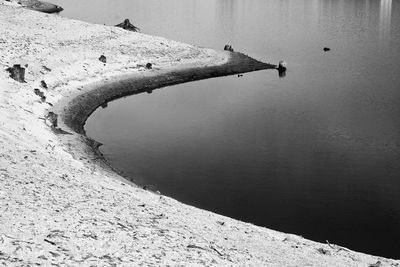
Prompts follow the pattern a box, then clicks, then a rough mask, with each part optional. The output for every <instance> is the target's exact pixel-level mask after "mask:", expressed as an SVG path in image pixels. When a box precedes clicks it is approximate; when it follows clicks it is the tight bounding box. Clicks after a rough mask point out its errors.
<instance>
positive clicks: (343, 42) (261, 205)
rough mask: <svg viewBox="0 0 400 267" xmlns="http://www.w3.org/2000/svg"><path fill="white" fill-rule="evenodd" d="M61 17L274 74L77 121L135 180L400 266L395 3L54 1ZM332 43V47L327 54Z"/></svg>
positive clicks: (183, 90) (163, 94)
mask: <svg viewBox="0 0 400 267" xmlns="http://www.w3.org/2000/svg"><path fill="white" fill-rule="evenodd" d="M52 2H55V3H57V4H60V5H62V6H63V7H64V8H65V11H64V12H63V13H62V15H64V16H67V17H73V18H79V19H83V20H87V21H91V22H96V23H105V24H109V25H113V24H117V23H119V22H121V21H122V20H123V19H124V18H130V19H131V21H132V22H133V24H135V25H136V26H138V27H139V28H141V30H142V32H144V33H149V34H154V35H160V36H164V37H167V38H171V39H175V40H180V41H184V42H188V43H192V44H197V45H200V46H207V47H212V48H216V49H221V48H222V47H223V46H224V44H226V43H229V44H232V46H233V48H234V49H236V50H238V51H242V52H245V53H248V54H249V55H251V56H254V57H256V58H257V59H260V60H263V61H267V62H272V63H276V62H277V61H278V60H280V59H285V60H286V61H287V62H288V66H289V70H288V72H287V76H286V77H285V78H279V77H278V75H277V73H276V72H275V71H272V70H269V71H260V72H255V73H250V74H245V75H244V76H243V77H240V78H238V77H236V76H232V77H225V78H217V79H211V80H205V81H200V82H195V83H189V84H182V85H178V86H174V87H169V88H164V89H161V90H156V91H154V92H153V93H152V94H141V95H136V96H132V97H128V98H125V99H120V100H117V101H113V102H111V103H109V105H108V107H107V108H106V109H98V110H97V111H96V112H95V113H94V114H93V115H92V116H91V117H90V118H89V120H88V121H87V124H86V130H87V133H88V135H90V136H92V137H93V138H95V139H96V140H98V141H99V142H102V143H104V146H102V147H101V151H102V152H103V153H104V155H105V157H106V158H107V159H108V160H109V161H110V162H111V163H112V164H113V165H114V166H115V167H117V168H118V169H121V170H123V171H124V172H125V173H126V174H128V175H129V176H131V177H132V179H133V180H134V181H135V182H136V183H138V184H141V185H148V186H150V187H151V188H153V189H154V190H160V191H161V192H162V193H163V194H166V195H169V196H172V197H174V198H176V199H178V200H181V201H183V202H185V203H189V204H193V205H196V206H198V207H201V208H204V209H208V210H212V211H215V212H218V213H221V214H224V215H228V216H231V217H234V218H237V219H240V220H243V221H247V222H252V223H254V224H257V225H262V226H266V227H269V228H272V229H276V230H280V231H285V232H290V233H296V234H299V235H302V236H304V237H307V238H310V239H313V240H317V241H321V242H325V240H329V241H330V242H331V243H338V244H340V245H343V246H346V247H349V248H351V249H354V250H358V251H362V252H367V253H373V254H376V255H382V256H387V257H392V258H400V119H399V115H400V61H399V60H400V2H398V1H393V2H392V1H391V0H381V1H379V0H369V1H368V0H352V1H347V0H346V1H345V0H304V1H301V0H251V1H249V0H163V1H158V0H140V1H133V0H120V1H117V0H114V1H111V0H91V1H82V0H79V1H78V0H75V1H61V0H58V1H52ZM324 46H328V47H330V48H331V51H330V52H326V53H325V52H323V51H322V48H323V47H324Z"/></svg>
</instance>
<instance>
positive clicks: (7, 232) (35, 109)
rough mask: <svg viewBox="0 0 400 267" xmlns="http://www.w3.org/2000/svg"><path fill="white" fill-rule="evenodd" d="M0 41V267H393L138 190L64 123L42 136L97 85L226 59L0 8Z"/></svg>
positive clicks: (201, 50)
mask: <svg viewBox="0 0 400 267" xmlns="http://www.w3.org/2000/svg"><path fill="white" fill-rule="evenodd" d="M0 33H1V34H0V203H1V204H0V264H2V265H4V266H36V265H43V266H51V265H54V266H140V265H142V266H160V265H163V266H164V265H170V266H196V265H197V266H203V265H206V266H211V265H215V266H225V265H228V266H366V267H367V266H370V265H371V264H378V261H379V262H380V263H379V264H380V265H376V266H399V264H400V262H399V261H394V260H390V259H385V258H379V257H375V256H370V255H366V254H362V253H357V252H353V251H350V250H348V249H346V248H341V247H339V246H336V245H328V244H322V243H316V242H313V241H309V240H306V239H304V238H302V237H299V236H296V235H291V234H285V233H280V232H276V231H273V230H269V229H266V228H261V227H257V226H254V225H252V224H248V223H243V222H240V221H237V220H234V219H230V218H227V217H224V216H220V215H217V214H214V213H211V212H207V211H204V210H200V209H198V208H195V207H191V206H188V205H185V204H182V203H179V202H178V201H176V200H173V199H171V198H168V197H165V196H163V195H162V192H161V194H159V193H153V192H149V191H146V190H143V189H141V188H138V187H136V186H134V185H131V184H129V183H127V182H125V181H124V180H123V178H122V177H120V176H119V175H118V174H116V173H115V172H113V171H112V170H111V169H110V168H107V166H106V164H105V163H104V162H103V161H102V160H101V159H100V158H99V157H98V155H96V153H94V152H93V151H92V150H91V149H89V148H88V146H87V145H86V144H87V142H88V141H87V139H86V138H85V137H84V136H82V135H79V134H77V133H74V131H73V130H74V129H71V128H70V127H69V126H68V125H66V124H64V123H63V120H62V119H61V120H60V124H59V125H58V127H60V128H61V130H62V131H59V130H56V131H54V129H52V128H51V127H50V125H51V118H49V117H48V116H47V114H48V112H49V110H58V112H60V113H62V112H63V111H65V110H68V108H69V107H70V106H69V105H70V104H71V101H73V100H74V99H76V97H79V95H80V94H89V93H90V92H91V90H94V89H95V88H98V86H99V85H101V84H104V83H109V82H116V81H119V80H121V79H125V78H126V77H128V76H129V79H130V80H131V81H133V80H134V79H138V80H140V79H139V78H140V77H149V76H152V75H153V76H154V77H156V76H157V75H158V74H163V73H164V74H165V73H169V72H171V71H184V70H187V69H193V68H194V69H203V68H204V67H212V66H214V67H215V66H222V65H223V64H226V63H228V62H230V58H231V56H230V54H229V53H228V52H223V51H214V50H211V49H204V48H199V47H196V46H192V45H187V44H182V43H179V42H175V41H171V40H166V39H164V38H159V37H153V36H148V35H144V34H140V33H134V32H129V31H125V30H123V29H120V28H115V27H111V26H103V25H93V24H89V23H85V22H80V21H74V20H69V19H65V18H62V17H60V16H57V15H48V14H44V13H40V12H36V11H31V10H27V9H24V8H21V7H20V6H19V5H17V4H15V3H9V2H6V1H3V0H0ZM101 55H104V56H105V57H106V59H107V60H106V63H103V62H101V61H100V60H99V57H100V56H101ZM147 63H152V66H153V68H152V69H151V70H149V69H146V68H145V67H144V66H145V65H146V64H147ZM14 64H21V66H22V67H24V66H26V74H25V81H26V82H25V83H20V82H17V81H15V80H13V79H11V78H10V77H9V73H8V72H7V71H6V68H8V67H12V66H13V65H14ZM222 74H223V73H221V75H222ZM135 77H136V78H135ZM132 79H133V80H132ZM41 81H45V85H44V84H43V83H41ZM45 87H47V88H45ZM34 89H39V91H40V92H43V94H44V96H45V97H46V99H45V100H41V98H40V96H39V95H38V94H37V92H39V91H36V93H35V91H34ZM97 104H98V103H97ZM66 132H69V133H71V134H66ZM194 190H195V189H194ZM266 204H267V203H266ZM316 227H323V225H320V226H316ZM366 234H368V233H366Z"/></svg>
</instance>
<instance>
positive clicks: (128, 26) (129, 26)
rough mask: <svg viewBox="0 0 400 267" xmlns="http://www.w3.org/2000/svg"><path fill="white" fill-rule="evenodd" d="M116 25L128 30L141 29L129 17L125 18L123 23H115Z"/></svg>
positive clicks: (136, 30)
mask: <svg viewBox="0 0 400 267" xmlns="http://www.w3.org/2000/svg"><path fill="white" fill-rule="evenodd" d="M115 26H116V27H120V28H122V29H124V30H127V31H133V32H138V31H140V29H139V28H138V27H136V26H135V25H133V24H132V23H131V22H130V21H129V19H125V20H124V21H123V22H122V23H120V24H117V25H115Z"/></svg>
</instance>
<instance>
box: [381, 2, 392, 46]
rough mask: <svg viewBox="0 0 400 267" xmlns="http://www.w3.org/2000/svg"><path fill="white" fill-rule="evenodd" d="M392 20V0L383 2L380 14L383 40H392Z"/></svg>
mask: <svg viewBox="0 0 400 267" xmlns="http://www.w3.org/2000/svg"><path fill="white" fill-rule="evenodd" d="M391 20H392V0H381V2H380V12H379V36H380V38H381V39H382V40H388V39H389V38H390V25H391Z"/></svg>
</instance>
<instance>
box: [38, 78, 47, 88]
mask: <svg viewBox="0 0 400 267" xmlns="http://www.w3.org/2000/svg"><path fill="white" fill-rule="evenodd" d="M40 85H41V86H42V87H43V88H44V89H47V83H46V82H45V81H44V80H41V81H40Z"/></svg>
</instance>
